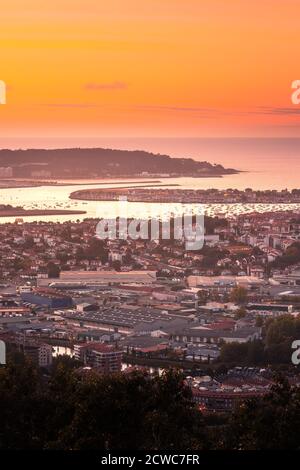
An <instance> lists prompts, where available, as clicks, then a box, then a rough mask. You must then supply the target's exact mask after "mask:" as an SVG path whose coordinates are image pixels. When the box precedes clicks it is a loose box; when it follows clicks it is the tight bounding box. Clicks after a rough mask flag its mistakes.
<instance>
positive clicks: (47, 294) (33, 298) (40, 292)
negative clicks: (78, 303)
mask: <svg viewBox="0 0 300 470" xmlns="http://www.w3.org/2000/svg"><path fill="white" fill-rule="evenodd" d="M20 296H21V299H22V300H23V302H28V303H30V304H34V305H40V306H45V307H49V308H69V307H72V306H73V300H72V297H70V296H68V295H64V294H61V293H60V292H57V291H55V290H54V289H42V288H37V289H35V290H33V291H31V292H22V293H21V294H20Z"/></svg>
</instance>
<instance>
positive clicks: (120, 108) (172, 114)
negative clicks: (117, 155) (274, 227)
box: [0, 0, 300, 146]
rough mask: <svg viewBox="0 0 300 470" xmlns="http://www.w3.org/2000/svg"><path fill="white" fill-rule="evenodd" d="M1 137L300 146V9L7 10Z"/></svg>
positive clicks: (162, 2) (169, 1)
mask: <svg viewBox="0 0 300 470" xmlns="http://www.w3.org/2000/svg"><path fill="white" fill-rule="evenodd" d="M0 25H1V27H0V48H1V49H0V50H1V56H0V57H1V65H0V80H4V81H5V82H6V84H7V87H8V89H7V104H6V105H4V106H0V146H2V145H1V139H2V140H3V139H6V141H7V139H9V140H10V142H13V139H14V138H16V137H19V138H20V137H21V138H23V137H27V138H29V139H32V141H34V139H35V138H36V139H39V138H41V137H42V138H46V139H47V138H49V139H50V138H54V139H55V138H57V137H59V138H63V139H64V142H65V143H66V145H68V146H72V138H73V137H76V138H78V137H82V138H86V139H88V138H90V137H93V138H94V137H98V136H100V137H105V136H109V137H114V136H115V137H142V136H145V137H149V136H153V137H154V136H157V137H162V136H170V137H171V136H176V137H180V136H182V137H188V136H195V137H202V136H204V137H211V136H216V137H218V136H220V137H222V136H223V137H224V136H271V137H272V136H275V137H277V136H298V135H300V134H299V130H300V114H299V113H300V105H299V106H298V107H297V106H295V105H293V104H292V103H291V83H292V81H293V80H296V79H300V65H299V58H300V36H299V30H300V28H299V26H300V2H299V1H297V0H285V1H282V0H186V1H183V0H151V1H150V0H149V1H148V0H147V1H146V0H144V1H143V0H106V1H104V0H43V1H41V0H5V1H2V2H1V14H0Z"/></svg>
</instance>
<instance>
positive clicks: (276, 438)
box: [223, 377, 300, 450]
mask: <svg viewBox="0 0 300 470" xmlns="http://www.w3.org/2000/svg"><path fill="white" fill-rule="evenodd" d="M299 433H300V389H299V388H292V387H290V385H289V384H288V381H287V380H286V379H284V378H282V377H277V378H276V383H275V385H274V386H273V387H272V389H271V391H270V393H268V394H267V395H266V396H264V397H262V398H257V399H254V400H249V401H246V402H245V403H243V404H242V405H241V406H240V407H239V408H238V409H237V411H236V412H235V413H234V414H233V416H232V418H231V420H230V423H229V426H228V428H227V429H226V433H225V434H224V441H223V446H224V448H227V449H233V450H280V449H281V450H282V449H294V450H296V449H298V450H299V449H300V443H299Z"/></svg>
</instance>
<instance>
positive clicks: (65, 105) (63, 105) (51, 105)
mask: <svg viewBox="0 0 300 470" xmlns="http://www.w3.org/2000/svg"><path fill="white" fill-rule="evenodd" d="M40 106H46V107H48V108H97V107H99V105H97V104H95V103H42V104H41V105H40Z"/></svg>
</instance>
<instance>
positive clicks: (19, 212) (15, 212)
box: [0, 209, 86, 217]
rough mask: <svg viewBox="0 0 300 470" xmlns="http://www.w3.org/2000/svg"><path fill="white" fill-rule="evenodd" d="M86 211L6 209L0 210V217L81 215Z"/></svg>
mask: <svg viewBox="0 0 300 470" xmlns="http://www.w3.org/2000/svg"><path fill="white" fill-rule="evenodd" d="M82 214H86V211H82V210H71V209H70V210H68V209H6V210H0V217H30V216H35V215H38V216H44V215H82Z"/></svg>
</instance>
